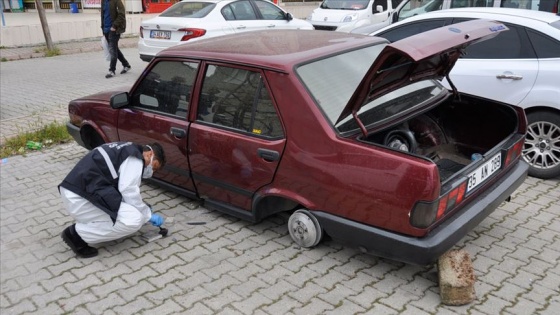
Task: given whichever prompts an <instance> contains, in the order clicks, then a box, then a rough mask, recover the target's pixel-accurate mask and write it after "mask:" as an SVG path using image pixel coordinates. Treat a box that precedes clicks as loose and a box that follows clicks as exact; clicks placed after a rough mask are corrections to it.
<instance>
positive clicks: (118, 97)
mask: <svg viewBox="0 0 560 315" xmlns="http://www.w3.org/2000/svg"><path fill="white" fill-rule="evenodd" d="M128 103H129V101H128V92H122V93H118V94H115V95H113V96H111V101H110V104H111V108H114V109H119V108H121V107H124V106H126V105H128Z"/></svg>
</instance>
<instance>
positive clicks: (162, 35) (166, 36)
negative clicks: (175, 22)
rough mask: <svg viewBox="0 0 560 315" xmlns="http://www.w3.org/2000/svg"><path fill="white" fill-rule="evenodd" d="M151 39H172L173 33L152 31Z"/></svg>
mask: <svg viewBox="0 0 560 315" xmlns="http://www.w3.org/2000/svg"><path fill="white" fill-rule="evenodd" d="M150 38H156V39H170V38H171V31H155V30H153V31H150Z"/></svg>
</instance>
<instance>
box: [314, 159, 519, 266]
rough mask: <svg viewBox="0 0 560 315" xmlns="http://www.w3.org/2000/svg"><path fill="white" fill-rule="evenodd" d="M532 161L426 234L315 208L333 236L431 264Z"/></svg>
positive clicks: (502, 195) (513, 187)
mask: <svg viewBox="0 0 560 315" xmlns="http://www.w3.org/2000/svg"><path fill="white" fill-rule="evenodd" d="M528 170H529V165H528V164H527V163H525V162H524V161H519V162H518V163H517V164H516V165H515V166H513V168H512V169H510V170H509V171H508V172H507V173H506V174H505V175H504V176H503V177H502V178H501V179H500V180H499V181H497V182H496V183H494V184H493V185H492V186H490V187H488V189H486V192H485V193H483V194H481V195H480V196H478V197H477V198H476V199H474V200H472V201H471V202H470V203H469V204H468V205H466V206H465V207H464V208H463V209H461V211H460V212H459V213H457V214H456V215H454V216H453V217H452V218H450V219H448V220H447V221H446V222H443V223H442V224H440V225H439V226H438V227H436V228H435V229H434V230H432V231H431V232H430V233H429V234H428V235H427V236H426V237H423V238H417V237H410V236H406V235H401V234H396V233H392V232H390V231H386V230H382V229H379V228H375V227H371V226H368V225H364V224H361V223H358V222H354V221H350V220H347V219H344V218H340V217H337V216H334V215H331V214H328V213H325V212H318V211H313V215H315V216H316V217H317V219H318V220H319V223H320V224H321V226H322V227H323V229H324V230H325V232H326V233H327V234H329V235H330V236H331V237H332V238H333V239H335V240H337V241H340V242H343V243H348V244H352V245H357V246H358V247H359V248H360V249H361V250H362V251H364V252H367V253H370V254H373V255H376V256H380V257H385V258H389V259H393V260H397V261H402V262H405V263H409V264H415V265H428V264H431V263H433V262H435V261H437V259H438V258H439V257H440V256H441V255H442V254H443V253H445V252H446V251H448V250H449V249H450V248H451V247H453V246H454V245H455V244H457V242H459V241H460V240H461V239H462V238H463V237H464V236H465V235H467V234H468V233H469V232H470V231H471V230H472V229H473V228H474V227H475V226H477V225H478V224H479V223H480V222H481V221H482V220H484V219H485V218H486V217H487V216H488V215H490V214H491V213H492V212H493V211H494V210H495V209H496V208H497V207H498V206H499V205H500V204H501V203H502V202H503V201H504V200H506V199H507V198H508V197H509V196H510V195H511V194H512V193H513V192H514V191H515V190H516V189H517V188H518V187H519V186H520V185H521V184H522V183H523V182H524V181H525V178H527V172H528Z"/></svg>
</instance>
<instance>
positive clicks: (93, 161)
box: [59, 142, 144, 223]
mask: <svg viewBox="0 0 560 315" xmlns="http://www.w3.org/2000/svg"><path fill="white" fill-rule="evenodd" d="M142 151H143V149H142V146H140V145H137V144H133V143H132V142H113V143H107V144H104V145H102V146H99V147H97V148H95V149H93V150H91V151H90V152H89V153H88V154H87V155H86V156H84V157H83V158H82V159H81V160H80V161H79V162H78V163H77V164H76V166H74V168H73V169H72V170H71V171H70V173H69V174H68V175H67V176H66V178H64V180H63V181H62V183H61V184H60V185H59V187H64V188H66V189H68V190H70V191H72V192H74V193H75V194H78V195H80V196H81V197H83V198H85V199H87V200H88V201H89V202H91V203H92V204H94V205H95V206H96V207H98V208H99V209H101V210H103V211H105V212H106V213H107V214H108V215H109V216H110V217H111V219H112V220H113V223H114V222H115V221H116V219H117V213H118V211H119V208H120V206H121V202H122V195H121V193H120V192H119V177H118V171H119V168H120V166H121V164H122V163H123V162H124V161H125V160H126V159H127V158H129V157H130V156H134V157H137V158H139V159H141V160H143V159H144V157H143V155H142ZM139 171H140V172H142V171H143V170H139Z"/></svg>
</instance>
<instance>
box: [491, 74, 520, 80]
mask: <svg viewBox="0 0 560 315" xmlns="http://www.w3.org/2000/svg"><path fill="white" fill-rule="evenodd" d="M496 78H498V79H510V80H521V79H523V76H522V75H517V74H498V75H497V76H496Z"/></svg>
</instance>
